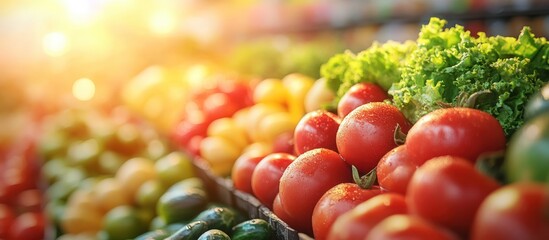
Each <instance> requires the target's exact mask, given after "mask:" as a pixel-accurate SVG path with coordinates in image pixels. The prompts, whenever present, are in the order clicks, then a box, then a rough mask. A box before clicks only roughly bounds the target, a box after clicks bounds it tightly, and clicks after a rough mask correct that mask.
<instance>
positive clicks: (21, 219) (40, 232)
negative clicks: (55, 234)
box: [10, 212, 45, 239]
mask: <svg viewBox="0 0 549 240" xmlns="http://www.w3.org/2000/svg"><path fill="white" fill-rule="evenodd" d="M44 220H45V219H44V215H43V214H42V213H37V212H28V213H23V214H21V215H19V216H18V217H17V218H16V219H15V221H14V222H13V225H12V227H11V230H10V239H44V235H45V223H44Z"/></svg>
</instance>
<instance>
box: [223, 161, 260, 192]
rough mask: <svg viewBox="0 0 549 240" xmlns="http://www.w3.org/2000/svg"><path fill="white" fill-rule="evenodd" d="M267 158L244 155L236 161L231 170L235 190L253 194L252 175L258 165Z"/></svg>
mask: <svg viewBox="0 0 549 240" xmlns="http://www.w3.org/2000/svg"><path fill="white" fill-rule="evenodd" d="M264 157H265V156H251V155H249V154H248V155H247V154H244V155H242V156H240V157H239V158H237V159H236V161H235V162H234V164H233V168H232V170H231V179H232V180H233V184H234V188H236V189H238V190H240V191H243V192H246V193H249V194H253V190H252V174H253V172H254V170H255V168H256V167H257V164H258V163H259V162H260V161H261V160H262V159H263V158H264Z"/></svg>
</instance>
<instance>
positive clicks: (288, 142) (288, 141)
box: [273, 131, 295, 154]
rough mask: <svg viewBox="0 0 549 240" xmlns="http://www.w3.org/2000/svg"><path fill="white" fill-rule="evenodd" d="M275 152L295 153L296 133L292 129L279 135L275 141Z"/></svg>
mask: <svg viewBox="0 0 549 240" xmlns="http://www.w3.org/2000/svg"><path fill="white" fill-rule="evenodd" d="M273 152H275V153H289V154H295V147H294V133H293V132H292V131H290V132H285V133H282V134H280V135H278V136H277V137H276V138H275V140H274V142H273Z"/></svg>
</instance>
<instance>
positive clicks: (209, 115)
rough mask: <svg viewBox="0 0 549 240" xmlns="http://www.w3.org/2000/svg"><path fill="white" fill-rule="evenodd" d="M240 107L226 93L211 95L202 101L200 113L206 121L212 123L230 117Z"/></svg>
mask: <svg viewBox="0 0 549 240" xmlns="http://www.w3.org/2000/svg"><path fill="white" fill-rule="evenodd" d="M240 108H242V106H239V104H238V103H237V102H236V101H235V100H234V99H231V97H230V96H229V95H228V94H226V93H221V92H219V93H213V94H211V95H209V96H208V97H206V99H204V106H203V107H202V111H204V115H205V117H206V119H207V120H209V121H213V120H215V119H220V118H224V117H230V116H232V115H233V114H234V113H235V112H236V111H238V110H239V109H240Z"/></svg>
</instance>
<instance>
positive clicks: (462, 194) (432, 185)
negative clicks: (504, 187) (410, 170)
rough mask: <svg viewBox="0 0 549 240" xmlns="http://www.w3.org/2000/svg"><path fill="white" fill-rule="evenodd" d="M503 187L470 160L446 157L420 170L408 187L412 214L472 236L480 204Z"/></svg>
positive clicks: (407, 198) (433, 160)
mask: <svg viewBox="0 0 549 240" xmlns="http://www.w3.org/2000/svg"><path fill="white" fill-rule="evenodd" d="M498 187H499V184H498V183H497V182H496V181H495V180H494V179H491V178H489V177H488V176H485V175H483V174H481V173H480V172H478V171H477V170H476V169H475V168H474V166H473V164H471V162H469V161H468V160H466V159H463V158H460V157H453V156H442V157H436V158H433V159H431V160H428V161H427V162H425V164H423V165H422V166H421V167H419V168H418V169H417V170H416V172H415V174H414V176H413V177H412V179H411V180H410V184H409V185H408V191H407V195H406V202H407V204H408V207H409V208H410V212H411V213H412V214H414V215H418V216H420V217H422V218H424V219H427V220H429V221H432V222H433V223H435V224H437V225H441V226H445V227H447V228H448V229H450V230H453V231H455V232H456V233H458V234H460V235H461V236H463V237H466V236H468V233H469V230H470V228H471V226H472V224H473V219H474V217H475V214H476V212H477V209H478V208H479V206H480V204H481V203H482V201H483V200H484V198H486V196H488V194H490V193H491V192H492V191H494V190H496V189H497V188H498Z"/></svg>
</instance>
